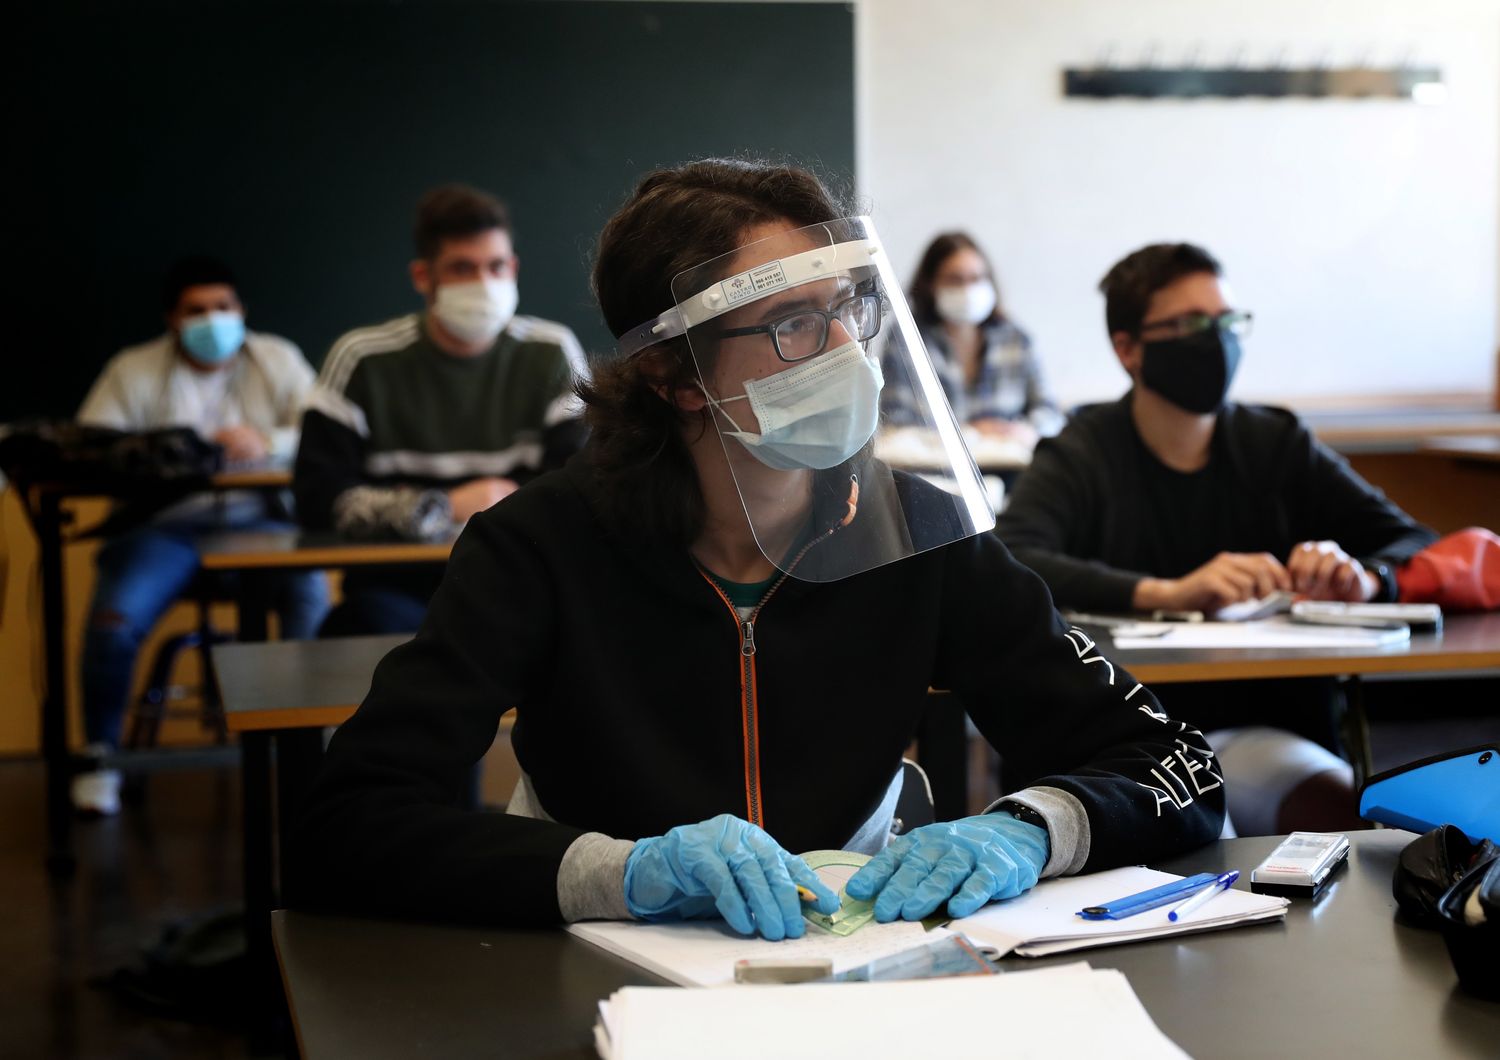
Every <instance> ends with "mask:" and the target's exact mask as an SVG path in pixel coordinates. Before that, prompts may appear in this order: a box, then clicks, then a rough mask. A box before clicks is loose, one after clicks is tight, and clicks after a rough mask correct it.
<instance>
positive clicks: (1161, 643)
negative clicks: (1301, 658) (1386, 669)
mask: <svg viewBox="0 0 1500 1060" xmlns="http://www.w3.org/2000/svg"><path fill="white" fill-rule="evenodd" d="M1110 637H1111V638H1112V639H1113V640H1114V645H1115V647H1116V648H1121V649H1129V648H1173V649H1180V648H1200V649H1208V648H1275V649H1278V650H1280V649H1284V648H1371V647H1379V646H1380V645H1384V644H1401V643H1403V642H1405V641H1408V640H1410V639H1411V630H1410V629H1406V628H1402V629H1362V628H1360V627H1358V626H1303V625H1297V624H1295V623H1292V622H1289V621H1287V620H1286V618H1285V617H1284V616H1283V617H1281V618H1268V619H1264V620H1262V621H1259V622H1133V623H1128V624H1125V625H1116V626H1114V627H1113V628H1111V629H1110Z"/></svg>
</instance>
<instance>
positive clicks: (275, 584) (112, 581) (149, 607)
mask: <svg viewBox="0 0 1500 1060" xmlns="http://www.w3.org/2000/svg"><path fill="white" fill-rule="evenodd" d="M270 529H285V524H281V523H276V522H272V521H270V520H266V519H261V518H257V519H246V520H228V521H226V520H221V519H216V518H212V517H200V518H190V519H181V520H177V521H172V522H157V523H150V524H148V525H146V526H143V527H140V528H138V529H136V530H132V531H130V532H129V533H126V534H122V535H120V536H119V537H116V538H113V539H111V540H110V541H108V542H107V543H106V544H105V546H104V548H103V549H101V550H100V552H99V559H98V566H99V581H98V584H97V585H96V586H95V588H94V602H93V606H92V607H91V608H90V610H89V619H88V626H87V628H86V629H85V631H84V636H83V724H84V731H85V733H86V734H87V737H88V742H89V743H102V744H108V745H109V746H111V747H115V746H118V745H119V742H120V725H121V722H122V721H123V720H124V717H125V708H126V705H127V701H128V699H129V698H130V682H131V678H132V677H133V676H134V674H135V662H136V656H137V655H138V654H139V653H140V648H141V644H142V643H143V642H144V641H145V639H146V637H147V636H148V635H149V634H150V633H151V630H152V627H154V626H155V625H156V623H157V620H158V619H160V618H161V616H162V615H163V614H164V613H165V612H166V610H167V608H169V607H171V606H172V604H173V603H174V602H176V600H177V599H178V598H179V597H180V596H181V595H182V594H183V592H184V591H186V589H187V588H188V586H189V585H191V584H192V581H193V578H194V576H195V575H197V573H198V549H197V545H196V539H197V537H198V536H199V535H201V534H204V533H207V532H210V531H222V530H270ZM257 583H258V585H259V586H261V587H263V588H264V590H265V591H266V593H267V594H268V597H269V599H270V601H271V606H272V609H273V610H275V611H276V612H277V614H278V615H279V616H280V618H281V635H282V636H283V637H285V638H287V639H296V640H300V639H306V638H309V637H312V636H313V635H314V633H315V632H316V631H317V628H318V624H319V623H320V622H322V620H323V616H324V615H325V614H326V613H327V611H328V588H327V584H326V583H325V581H324V578H323V575H322V572H320V571H308V572H306V573H297V574H278V575H271V576H269V577H264V578H261V577H258V578H257Z"/></svg>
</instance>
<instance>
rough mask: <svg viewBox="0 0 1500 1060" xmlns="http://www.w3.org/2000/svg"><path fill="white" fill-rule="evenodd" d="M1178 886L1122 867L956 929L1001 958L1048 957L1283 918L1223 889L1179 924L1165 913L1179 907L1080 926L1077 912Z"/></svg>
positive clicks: (989, 910)
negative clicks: (1007, 954) (1161, 888)
mask: <svg viewBox="0 0 1500 1060" xmlns="http://www.w3.org/2000/svg"><path fill="white" fill-rule="evenodd" d="M1180 879H1182V877H1181V876H1174V875H1173V874H1172V873H1170V872H1157V871H1156V870H1155V869H1143V868H1124V869H1110V870H1109V871H1108V872H1095V873H1091V874H1090V875H1088V876H1068V877H1062V878H1059V879H1053V880H1048V881H1046V882H1045V883H1043V884H1041V885H1040V886H1039V887H1037V888H1035V889H1034V890H1032V891H1030V892H1028V893H1026V894H1023V895H1021V896H1020V897H1019V898H1012V899H1011V900H1010V901H1007V902H996V903H995V904H993V905H988V906H985V907H984V908H983V909H981V910H980V911H979V912H977V913H975V914H974V915H973V916H971V917H966V918H965V919H963V920H955V921H954V922H953V927H954V928H955V929H957V930H959V931H961V932H963V933H964V934H965V935H967V936H968V937H969V938H970V939H971V940H972V941H973V942H975V943H976V944H978V945H981V946H993V947H995V948H996V949H997V950H999V951H1000V952H1001V953H1002V954H1005V953H1015V954H1018V955H1019V956H1022V957H1045V956H1048V955H1049V954H1053V953H1066V952H1068V951H1070V950H1081V949H1087V948H1089V947H1092V946H1113V945H1117V944H1118V943H1121V942H1137V941H1140V940H1142V939H1154V938H1162V937H1164V936H1167V935H1190V934H1193V933H1195V932H1199V931H1218V930H1220V929H1221V928H1230V927H1238V926H1240V925H1241V924H1254V923H1259V922H1261V921H1267V920H1282V919H1285V917H1286V910H1287V906H1288V905H1289V904H1290V903H1289V902H1288V901H1287V900H1286V899H1285V898H1277V897H1274V896H1272V895H1266V894H1251V893H1250V892H1248V891H1236V890H1233V889H1231V890H1227V891H1225V892H1223V893H1222V894H1218V895H1215V896H1214V897H1213V898H1212V899H1210V900H1209V901H1208V902H1206V903H1205V904H1204V905H1203V906H1201V907H1200V908H1198V909H1197V910H1195V911H1194V912H1192V913H1189V914H1188V915H1187V916H1186V917H1185V918H1183V919H1182V920H1178V921H1176V922H1173V921H1170V920H1168V919H1167V914H1168V913H1170V912H1171V911H1172V909H1173V908H1174V907H1175V906H1176V905H1178V904H1180V903H1177V902H1174V903H1172V904H1171V905H1164V906H1160V907H1158V908H1156V909H1150V910H1147V911H1146V912H1144V913H1137V914H1136V915H1135V916H1129V917H1126V918H1125V919H1123V920H1085V919H1083V918H1082V917H1080V916H1079V915H1078V911H1079V910H1080V909H1082V908H1084V907H1085V906H1090V905H1098V904H1099V903H1101V902H1107V901H1110V900H1112V899H1116V898H1123V897H1125V896H1126V895H1130V894H1139V893H1140V892H1141V891H1147V890H1150V889H1151V888H1153V887H1160V886H1161V885H1162V884H1164V883H1172V882H1173V881H1175V880H1180Z"/></svg>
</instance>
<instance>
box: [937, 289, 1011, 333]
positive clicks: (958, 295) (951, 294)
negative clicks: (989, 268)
mask: <svg viewBox="0 0 1500 1060" xmlns="http://www.w3.org/2000/svg"><path fill="white" fill-rule="evenodd" d="M934 297H935V301H936V303H937V312H938V316H940V317H942V318H943V319H944V320H946V321H947V322H948V323H950V324H978V323H980V322H982V321H985V320H988V319H989V316H990V314H991V313H993V312H994V311H995V303H996V302H997V301H999V295H997V294H996V293H995V285H994V284H993V283H991V282H990V281H989V280H980V281H978V282H977V283H966V284H964V285H963V286H962V287H939V288H938V289H937V290H936V291H935V292H934Z"/></svg>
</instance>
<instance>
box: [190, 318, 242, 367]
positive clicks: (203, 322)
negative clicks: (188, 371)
mask: <svg viewBox="0 0 1500 1060" xmlns="http://www.w3.org/2000/svg"><path fill="white" fill-rule="evenodd" d="M244 344H245V318H244V317H242V316H240V315H239V314H238V313H218V312H216V313H204V314H203V315H202V316H196V317H189V318H188V319H186V320H184V321H183V322H182V348H183V349H185V350H187V352H188V355H189V356H191V357H192V358H193V360H195V361H197V362H198V363H199V364H202V365H209V366H213V365H219V364H223V363H224V362H225V361H227V360H229V358H231V357H233V356H234V355H235V353H237V352H238V351H239V348H240V347H241V346H243V345H244Z"/></svg>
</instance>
